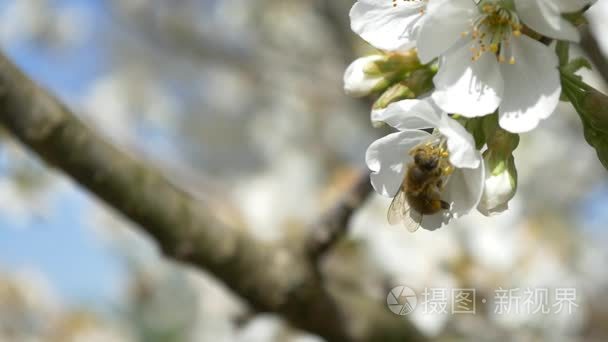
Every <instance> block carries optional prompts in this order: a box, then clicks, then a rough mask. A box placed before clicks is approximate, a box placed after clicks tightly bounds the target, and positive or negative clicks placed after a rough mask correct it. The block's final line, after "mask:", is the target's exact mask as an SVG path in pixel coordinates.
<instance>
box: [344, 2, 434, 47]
mask: <svg viewBox="0 0 608 342" xmlns="http://www.w3.org/2000/svg"><path fill="white" fill-rule="evenodd" d="M424 6H425V3H424V2H423V1H420V2H418V1H416V2H409V1H408V2H403V1H399V2H398V5H397V6H396V7H393V3H392V2H391V1H385V0H383V1H377V0H360V1H357V2H356V3H355V4H354V5H353V7H352V8H351V10H350V20H351V22H350V24H351V28H352V30H353V31H354V32H356V33H357V34H359V35H360V36H361V38H363V39H365V40H366V41H367V42H368V43H370V44H371V45H373V46H374V47H376V48H378V49H381V50H390V51H395V50H407V49H411V48H413V47H414V46H415V43H416V38H417V31H418V28H419V25H420V19H421V18H422V17H423V16H422V14H421V10H422V9H423V8H424Z"/></svg>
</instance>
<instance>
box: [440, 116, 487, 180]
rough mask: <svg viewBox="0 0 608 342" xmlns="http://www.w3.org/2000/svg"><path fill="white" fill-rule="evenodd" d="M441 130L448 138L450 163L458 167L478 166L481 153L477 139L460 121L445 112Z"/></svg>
mask: <svg viewBox="0 0 608 342" xmlns="http://www.w3.org/2000/svg"><path fill="white" fill-rule="evenodd" d="M439 132H440V133H441V134H442V135H443V136H445V137H446V138H447V140H448V142H447V144H448V151H449V152H450V163H452V165H454V166H455V167H457V168H478V167H479V165H480V164H481V155H480V154H479V151H477V148H476V147H475V139H473V136H472V135H471V133H469V132H467V130H466V129H465V128H464V127H463V126H462V125H461V124H460V123H458V121H456V120H454V119H452V118H450V117H449V116H447V115H446V114H444V115H443V116H442V118H441V123H440V124H439Z"/></svg>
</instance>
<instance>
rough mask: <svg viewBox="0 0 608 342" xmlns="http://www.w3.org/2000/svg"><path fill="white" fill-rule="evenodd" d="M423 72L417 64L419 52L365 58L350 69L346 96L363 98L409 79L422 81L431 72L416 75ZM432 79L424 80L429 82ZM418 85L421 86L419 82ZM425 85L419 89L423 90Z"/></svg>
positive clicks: (345, 74) (353, 64)
mask: <svg viewBox="0 0 608 342" xmlns="http://www.w3.org/2000/svg"><path fill="white" fill-rule="evenodd" d="M421 69H424V66H423V65H422V64H420V61H419V60H418V54H417V53H416V50H411V51H408V52H403V53H389V54H384V55H372V56H367V57H362V58H359V59H357V60H356V61H354V62H353V63H352V64H351V65H349V66H348V68H347V69H346V72H345V73H344V91H345V92H346V94H348V95H351V96H354V97H361V96H367V95H369V94H371V93H377V92H381V91H383V90H385V89H387V88H389V87H390V86H391V85H394V84H395V83H399V82H401V81H403V80H405V79H406V78H409V77H411V76H414V75H417V76H416V77H417V78H418V79H420V78H423V76H426V75H427V74H429V72H425V73H422V75H418V73H416V71H420V70H421ZM431 78H432V74H431V77H426V78H423V80H427V79H428V80H429V82H426V83H424V85H426V84H427V83H430V82H431V81H430V79H431ZM416 83H420V81H417V82H416ZM422 86H423V85H419V87H422Z"/></svg>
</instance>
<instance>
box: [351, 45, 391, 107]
mask: <svg viewBox="0 0 608 342" xmlns="http://www.w3.org/2000/svg"><path fill="white" fill-rule="evenodd" d="M384 58H385V57H384V56H382V55H373V56H367V57H362V58H359V59H357V60H355V61H354V62H352V63H351V65H349V66H348V68H347V69H346V72H345V73H344V91H345V92H346V94H347V95H349V96H353V97H363V96H367V95H369V94H371V93H373V92H374V91H377V90H379V89H378V88H381V87H382V84H383V83H385V82H386V81H385V78H384V75H383V74H382V72H379V71H378V70H377V68H376V65H375V63H376V62H379V61H382V60H384Z"/></svg>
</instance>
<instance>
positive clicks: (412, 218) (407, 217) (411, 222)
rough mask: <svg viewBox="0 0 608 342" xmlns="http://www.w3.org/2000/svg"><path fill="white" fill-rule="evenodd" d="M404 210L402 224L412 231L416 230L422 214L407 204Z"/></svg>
mask: <svg viewBox="0 0 608 342" xmlns="http://www.w3.org/2000/svg"><path fill="white" fill-rule="evenodd" d="M404 211H405V212H404V213H403V226H404V227H405V228H407V230H409V231H410V232H412V233H413V232H415V231H417V230H418V228H420V223H422V214H421V213H420V212H418V210H415V209H413V208H411V207H410V206H409V205H408V207H407V209H404Z"/></svg>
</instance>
